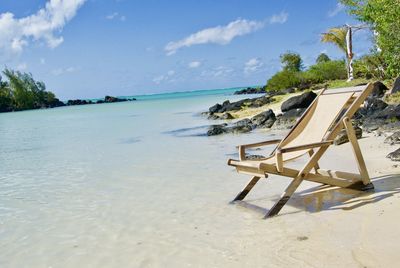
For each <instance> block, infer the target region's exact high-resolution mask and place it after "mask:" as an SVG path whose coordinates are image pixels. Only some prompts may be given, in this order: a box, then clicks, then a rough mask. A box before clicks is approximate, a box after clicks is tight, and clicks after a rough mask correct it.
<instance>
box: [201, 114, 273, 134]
mask: <svg viewBox="0 0 400 268" xmlns="http://www.w3.org/2000/svg"><path fill="white" fill-rule="evenodd" d="M275 120H276V118H275V114H274V112H273V111H272V110H268V111H265V112H262V113H260V114H257V115H255V116H254V117H252V118H251V119H249V118H245V119H242V120H239V121H237V122H235V123H233V124H231V125H228V124H219V125H211V126H210V127H209V128H208V131H207V136H215V135H220V134H223V133H247V132H250V131H252V130H253V129H255V128H270V127H272V125H273V124H274V122H275Z"/></svg>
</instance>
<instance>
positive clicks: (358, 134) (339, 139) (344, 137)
mask: <svg viewBox="0 0 400 268" xmlns="http://www.w3.org/2000/svg"><path fill="white" fill-rule="evenodd" d="M354 130H355V132H356V137H357V139H360V138H361V137H362V129H361V128H359V127H354ZM348 141H349V138H348V137H347V132H346V130H345V129H343V130H341V131H340V132H339V134H338V135H337V137H336V139H335V140H334V141H333V143H334V144H335V145H340V144H343V143H346V142H348Z"/></svg>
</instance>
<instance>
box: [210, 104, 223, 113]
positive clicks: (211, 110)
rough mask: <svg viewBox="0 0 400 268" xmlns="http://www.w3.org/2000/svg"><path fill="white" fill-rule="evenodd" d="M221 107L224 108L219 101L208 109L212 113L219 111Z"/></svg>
mask: <svg viewBox="0 0 400 268" xmlns="http://www.w3.org/2000/svg"><path fill="white" fill-rule="evenodd" d="M221 108H222V105H221V104H219V103H217V104H215V105H213V106H211V107H210V108H209V109H208V111H209V112H210V113H212V114H213V113H217V112H218V111H219V110H220V109H221Z"/></svg>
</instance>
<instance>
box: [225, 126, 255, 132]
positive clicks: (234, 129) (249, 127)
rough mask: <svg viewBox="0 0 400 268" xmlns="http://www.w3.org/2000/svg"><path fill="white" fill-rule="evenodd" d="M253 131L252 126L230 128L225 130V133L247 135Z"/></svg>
mask: <svg viewBox="0 0 400 268" xmlns="http://www.w3.org/2000/svg"><path fill="white" fill-rule="evenodd" d="M253 129H254V128H253V125H242V126H232V127H230V128H228V129H227V132H229V133H236V134H238V133H247V132H250V131H252V130H253Z"/></svg>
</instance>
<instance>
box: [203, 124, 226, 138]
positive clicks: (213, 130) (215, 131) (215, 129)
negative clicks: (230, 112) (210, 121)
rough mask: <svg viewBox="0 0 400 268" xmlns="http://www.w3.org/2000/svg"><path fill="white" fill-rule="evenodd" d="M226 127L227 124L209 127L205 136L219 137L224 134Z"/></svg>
mask: <svg viewBox="0 0 400 268" xmlns="http://www.w3.org/2000/svg"><path fill="white" fill-rule="evenodd" d="M226 126H227V124H220V125H211V126H210V127H209V128H208V131H207V136H215V135H220V134H222V133H225V132H226Z"/></svg>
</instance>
